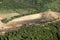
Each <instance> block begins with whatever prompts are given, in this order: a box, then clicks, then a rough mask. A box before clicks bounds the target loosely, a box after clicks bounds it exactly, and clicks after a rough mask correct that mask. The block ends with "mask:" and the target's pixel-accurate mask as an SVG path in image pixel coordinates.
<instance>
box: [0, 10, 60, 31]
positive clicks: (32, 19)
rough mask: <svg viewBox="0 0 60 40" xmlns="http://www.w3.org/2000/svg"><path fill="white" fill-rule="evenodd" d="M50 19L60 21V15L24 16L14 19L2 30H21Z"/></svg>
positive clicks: (48, 13) (56, 13) (43, 13)
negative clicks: (22, 27)
mask: <svg viewBox="0 0 60 40" xmlns="http://www.w3.org/2000/svg"><path fill="white" fill-rule="evenodd" d="M48 19H50V20H52V19H55V20H58V21H59V19H60V13H58V12H53V11H47V12H42V13H38V14H33V15H27V16H23V17H20V18H16V19H13V20H12V21H10V22H8V23H7V24H6V25H5V26H3V27H2V29H0V30H4V31H5V30H15V29H17V28H20V27H21V26H23V25H24V24H31V23H40V22H43V21H44V20H48ZM42 20H43V21H42ZM54 22H55V21H54Z"/></svg>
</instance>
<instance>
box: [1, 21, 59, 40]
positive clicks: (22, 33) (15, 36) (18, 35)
mask: <svg viewBox="0 0 60 40" xmlns="http://www.w3.org/2000/svg"><path fill="white" fill-rule="evenodd" d="M0 40H60V22H55V23H50V24H46V25H44V26H42V25H34V24H33V25H29V26H26V25H25V26H24V27H22V28H20V29H18V30H16V31H11V32H7V33H6V34H5V35H3V36H0Z"/></svg>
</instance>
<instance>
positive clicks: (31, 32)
mask: <svg viewBox="0 0 60 40" xmlns="http://www.w3.org/2000/svg"><path fill="white" fill-rule="evenodd" d="M49 9H51V10H53V11H58V12H60V0H0V11H2V12H3V11H7V12H9V11H10V12H11V10H12V11H13V12H18V13H20V14H21V15H20V16H23V15H27V14H33V13H38V12H43V11H47V10H49ZM16 17H19V16H16ZM16 17H11V18H12V19H13V18H16ZM9 20H11V19H9ZM4 21H5V22H7V21H8V20H7V19H4ZM0 40H60V22H56V23H51V24H47V25H44V26H42V25H29V26H24V27H23V28H20V29H18V30H15V31H11V32H7V33H6V34H5V35H1V36H0Z"/></svg>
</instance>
